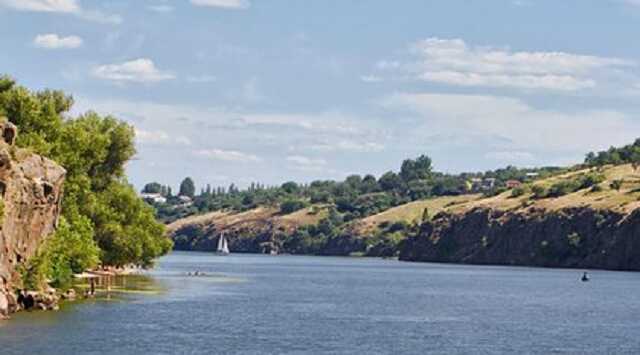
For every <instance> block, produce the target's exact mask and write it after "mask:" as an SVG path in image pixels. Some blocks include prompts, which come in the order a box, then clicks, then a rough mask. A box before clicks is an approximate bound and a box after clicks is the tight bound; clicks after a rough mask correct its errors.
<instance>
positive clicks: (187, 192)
mask: <svg viewBox="0 0 640 355" xmlns="http://www.w3.org/2000/svg"><path fill="white" fill-rule="evenodd" d="M195 194H196V185H195V184H194V182H193V179H191V178H190V177H187V178H185V179H184V180H182V182H181V183H180V192H178V196H188V197H191V198H193V197H194V196H195Z"/></svg>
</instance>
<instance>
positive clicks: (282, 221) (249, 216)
mask: <svg viewBox="0 0 640 355" xmlns="http://www.w3.org/2000/svg"><path fill="white" fill-rule="evenodd" d="M515 185H517V186H513V187H512V188H508V189H507V188H502V189H501V190H502V191H498V192H497V193H496V192H492V193H489V194H486V193H485V194H481V193H466V194H458V195H454V196H436V197H431V198H427V199H422V200H417V201H411V202H408V203H404V204H400V205H398V206H395V207H391V208H388V209H385V210H384V211H382V212H379V213H374V214H371V215H368V216H364V217H362V218H356V219H352V220H349V221H344V219H343V217H342V216H343V214H341V213H340V210H339V209H338V208H337V206H336V205H335V204H330V203H329V204H322V205H317V204H314V205H310V206H308V207H305V208H303V209H301V210H298V211H296V212H293V213H282V211H280V210H279V209H278V208H277V207H270V208H264V207H259V208H256V209H251V210H248V211H244V212H234V211H231V210H227V211H225V212H220V211H217V212H213V213H209V214H205V215H201V216H193V217H189V218H186V219H181V220H178V221H176V222H174V223H172V224H170V225H169V231H170V233H172V234H173V235H174V239H175V240H176V241H177V242H176V244H177V245H181V247H182V248H183V249H192V247H194V248H195V249H198V250H214V249H215V241H216V240H217V237H218V236H219V235H220V233H222V232H224V233H228V235H231V236H235V237H234V238H236V240H242V241H243V242H242V243H240V244H236V245H235V246H236V250H237V251H243V252H264V251H265V250H271V249H272V248H273V249H277V250H278V251H280V252H287V253H311V254H338V255H349V254H361V255H377V256H393V255H397V254H398V253H399V252H400V249H401V247H402V244H403V242H404V241H405V240H406V239H407V237H410V236H412V235H416V234H418V233H419V232H420V229H421V228H422V226H423V225H424V224H428V223H430V222H431V221H432V220H433V219H434V218H439V216H441V215H457V216H464V215H465V214H468V213H471V212H473V211H476V210H493V211H500V212H504V213H511V214H518V215H523V216H527V215H531V216H534V215H539V214H540V213H541V212H543V213H554V212H558V211H563V210H567V209H572V208H589V209H593V210H596V211H598V210H601V211H606V212H607V213H609V212H614V213H618V214H629V213H632V212H633V211H634V210H635V209H636V208H638V207H640V201H639V199H640V171H638V170H637V169H636V166H635V165H634V164H631V163H627V164H620V165H612V164H608V165H602V166H588V165H580V166H576V167H574V168H571V169H565V170H562V171H560V172H559V173H558V174H556V175H550V176H547V177H545V178H538V179H535V180H530V181H524V182H521V183H520V184H515ZM319 211H320V212H319ZM212 226H215V227H212ZM204 236H206V238H205V239H207V240H209V242H208V243H205V244H203V243H202V242H198V240H200V239H202V238H203V237H204ZM256 238H258V239H259V240H260V241H259V243H258V244H262V245H263V246H264V245H265V243H267V244H269V248H264V247H261V248H258V247H255V245H254V247H252V248H246V246H247V245H248V244H247V243H246V241H247V240H251V239H256ZM185 240H189V242H190V243H192V244H189V243H185V242H184V241H185ZM181 241H182V242H181ZM194 241H195V242H194ZM231 245H232V249H233V247H234V242H233V238H232V241H231ZM256 245H257V244H256ZM242 246H244V247H242Z"/></svg>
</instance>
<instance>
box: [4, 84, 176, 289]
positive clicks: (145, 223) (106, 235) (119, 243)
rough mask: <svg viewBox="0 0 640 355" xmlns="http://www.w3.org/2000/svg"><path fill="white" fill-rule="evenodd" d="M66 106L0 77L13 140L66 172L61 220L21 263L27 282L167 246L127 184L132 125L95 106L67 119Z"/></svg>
mask: <svg viewBox="0 0 640 355" xmlns="http://www.w3.org/2000/svg"><path fill="white" fill-rule="evenodd" d="M72 105H73V98H72V97H70V96H67V95H65V94H64V93H63V92H61V91H53V90H45V91H41V92H35V93H34V92H31V91H29V90H27V89H26V88H24V87H21V86H17V85H15V83H14V82H13V81H12V80H10V79H7V78H2V79H0V113H2V114H4V115H6V116H7V117H8V119H9V120H10V121H11V122H12V123H14V124H16V125H17V126H18V127H19V130H20V134H19V135H18V140H17V145H18V146H20V147H23V148H28V149H30V150H31V151H33V152H36V153H39V154H42V155H45V156H47V157H49V158H51V159H53V160H54V161H56V162H58V163H59V164H60V165H62V166H63V167H64V168H65V169H66V171H67V176H66V180H65V184H64V199H63V201H62V215H63V218H62V219H61V223H60V226H59V228H58V230H57V231H56V233H55V234H54V235H53V236H51V237H50V238H49V241H48V242H47V243H46V244H45V245H44V246H43V248H42V250H41V251H40V252H39V254H38V256H37V257H36V258H34V259H33V262H30V264H32V265H27V266H25V268H24V269H25V270H31V273H37V275H31V274H30V272H27V275H28V280H38V279H40V280H41V279H44V278H48V279H50V280H52V281H53V282H54V284H56V285H63V284H65V283H67V281H68V278H69V275H70V274H71V273H73V272H79V271H81V270H83V269H86V268H89V267H93V266H95V265H96V264H97V263H98V262H101V263H103V264H115V265H122V264H124V263H135V264H139V265H149V264H150V263H151V261H152V260H153V258H155V257H157V256H159V255H162V254H163V253H166V252H167V251H168V250H169V248H170V246H171V241H170V240H169V239H168V238H166V236H165V235H164V231H163V225H162V224H159V223H158V222H156V221H155V219H154V218H153V211H152V210H151V209H150V207H148V206H147V205H146V204H145V203H143V202H142V201H141V200H140V199H139V198H138V197H137V196H136V194H135V191H134V190H133V188H132V187H130V186H129V185H128V183H127V182H126V177H125V174H124V166H125V164H126V162H127V161H129V160H130V159H131V157H132V156H133V155H134V154H135V147H134V131H133V128H132V127H131V126H129V125H128V124H126V123H125V122H122V121H119V120H117V119H115V118H113V117H110V116H106V117H103V116H100V115H98V114H97V113H95V112H87V113H85V114H83V115H80V116H78V117H75V118H70V117H69V116H68V114H67V113H66V112H67V111H68V110H69V109H70V108H71V106H72Z"/></svg>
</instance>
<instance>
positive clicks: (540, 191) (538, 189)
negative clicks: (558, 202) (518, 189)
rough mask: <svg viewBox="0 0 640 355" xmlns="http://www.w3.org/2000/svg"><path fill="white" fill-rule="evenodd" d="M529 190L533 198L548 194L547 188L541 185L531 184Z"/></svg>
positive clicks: (543, 196)
mask: <svg viewBox="0 0 640 355" xmlns="http://www.w3.org/2000/svg"><path fill="white" fill-rule="evenodd" d="M531 192H532V193H533V197H534V198H545V197H547V194H548V192H547V189H546V188H545V187H544V186H542V185H533V187H531Z"/></svg>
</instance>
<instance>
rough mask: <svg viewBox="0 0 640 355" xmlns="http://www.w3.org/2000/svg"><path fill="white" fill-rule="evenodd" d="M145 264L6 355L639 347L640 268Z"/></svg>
mask: <svg viewBox="0 0 640 355" xmlns="http://www.w3.org/2000/svg"><path fill="white" fill-rule="evenodd" d="M196 270H198V271H200V272H204V273H205V276H199V277H193V276H187V273H188V272H193V271H196ZM149 275H150V278H149V280H146V281H147V282H146V283H145V287H143V289H144V290H146V291H139V292H127V293H118V294H116V295H115V296H114V295H112V297H110V299H105V298H100V299H96V300H92V301H83V302H77V303H73V304H67V305H65V306H64V307H63V309H62V310H61V311H59V312H48V313H46V312H24V313H21V314H17V315H15V316H14V319H13V320H11V321H10V322H5V323H1V324H0V353H1V354H118V355H125V354H135V355H143V354H215V353H219V354H259V353H272V354H286V353H290V354H303V353H335V354H372V353H388V354H390V353H394V354H400V353H415V354H417V353H434V354H456V353H460V354H464V353H468V354H493V353H539V354H550V353H575V354H585V353H592V354H606V353H616V354H620V353H629V354H638V353H640V273H627V272H608V271H593V272H591V276H592V281H591V282H588V283H582V282H580V281H579V278H580V276H581V272H580V271H578V270H561V269H535V268H511V267H497V266H496V267H493V266H463V265H445V264H421V263H404V262H399V261H395V260H383V259H369V258H333V257H311V256H266V255H231V256H215V255H212V254H207V253H196V252H192V253H186V252H175V253H173V254H171V255H169V256H166V257H164V258H162V259H161V260H160V262H159V264H158V267H157V268H156V269H154V270H153V271H152V272H150V274H149ZM143 281H145V280H143ZM149 286H151V287H149Z"/></svg>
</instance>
